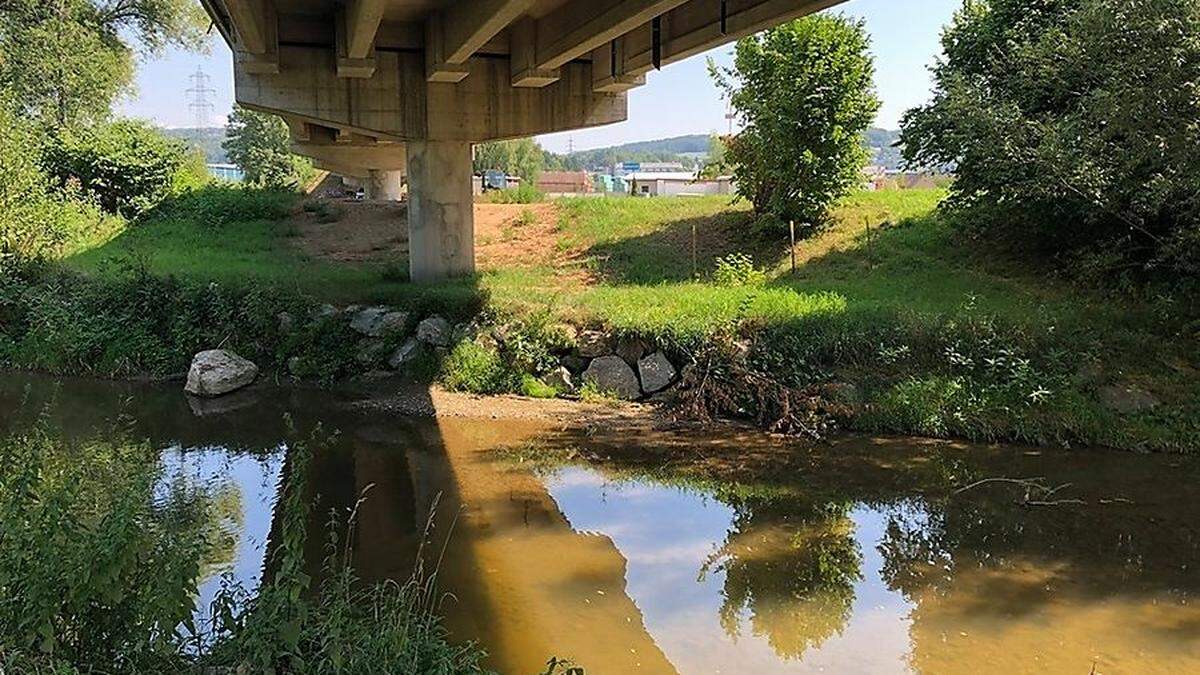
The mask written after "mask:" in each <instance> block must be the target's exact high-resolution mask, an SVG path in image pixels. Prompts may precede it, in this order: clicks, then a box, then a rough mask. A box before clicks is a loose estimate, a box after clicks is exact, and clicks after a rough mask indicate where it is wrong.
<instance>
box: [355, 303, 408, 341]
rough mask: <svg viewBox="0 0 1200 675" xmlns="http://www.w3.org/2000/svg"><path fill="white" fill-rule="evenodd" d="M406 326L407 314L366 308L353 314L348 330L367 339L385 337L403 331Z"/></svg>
mask: <svg viewBox="0 0 1200 675" xmlns="http://www.w3.org/2000/svg"><path fill="white" fill-rule="evenodd" d="M406 325H408V314H406V313H404V312H393V311H392V310H391V309H390V308H388V307H367V308H366V309H360V310H358V311H357V312H355V313H354V315H353V316H352V317H351V319H350V328H352V329H353V330H354V331H355V332H357V333H359V334H360V335H365V336H367V337H373V338H377V337H386V336H388V335H393V334H395V333H399V332H401V331H403V330H404V327H405V326H406Z"/></svg>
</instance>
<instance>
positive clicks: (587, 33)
mask: <svg viewBox="0 0 1200 675" xmlns="http://www.w3.org/2000/svg"><path fill="white" fill-rule="evenodd" d="M687 1H688V0H607V1H604V2H597V1H596V0H574V1H572V2H568V3H566V4H564V5H562V6H561V7H559V8H558V9H556V10H554V11H553V12H551V13H550V14H547V15H546V16H544V17H542V18H541V19H539V20H538V26H537V31H536V36H535V37H536V45H537V47H536V50H535V51H536V56H535V59H534V61H535V67H536V68H539V69H553V68H558V67H560V66H562V65H563V64H565V63H567V62H568V61H572V60H574V59H577V58H579V57H581V56H583V55H584V54H587V53H588V52H591V51H592V50H593V49H596V48H597V47H600V46H601V45H604V44H607V43H609V42H611V41H612V40H614V39H616V38H618V37H620V36H622V35H624V34H625V33H628V32H629V31H631V30H633V29H634V28H637V27H638V26H641V25H643V24H645V23H647V22H649V21H650V20H652V19H654V18H655V17H658V16H660V15H662V14H665V13H666V12H669V11H670V10H672V9H675V8H676V7H679V6H680V5H683V4H684V3H686V2H687Z"/></svg>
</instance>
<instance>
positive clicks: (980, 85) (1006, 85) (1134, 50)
mask: <svg viewBox="0 0 1200 675" xmlns="http://www.w3.org/2000/svg"><path fill="white" fill-rule="evenodd" d="M1197 35H1200V2H1198V1H1197V0H1131V1H1127V2H1111V1H1109V0H1079V1H1077V2H1042V3H1037V8H1036V10H1034V9H1031V7H1030V3H1029V2H1027V1H1025V0H989V1H988V2H973V3H968V4H967V5H966V6H965V7H964V8H963V10H962V11H960V12H959V13H958V14H957V15H956V16H955V19H954V21H953V23H952V24H951V25H950V27H949V28H948V29H947V30H946V32H945V34H944V36H943V38H942V43H943V47H944V49H945V54H946V55H945V58H944V60H942V61H939V63H938V64H937V65H936V67H935V68H934V83H935V87H934V96H933V100H932V101H931V102H930V103H929V104H928V105H926V106H924V107H921V108H917V109H915V110H911V111H909V112H908V113H907V114H906V115H905V116H904V119H903V121H902V127H903V134H902V139H903V142H904V153H905V157H906V159H907V160H908V162H909V163H910V164H913V165H923V166H926V165H952V166H954V167H956V171H957V175H958V178H957V180H956V181H955V182H954V183H953V185H952V186H951V195H950V198H949V199H948V200H947V201H946V203H945V208H946V209H947V211H948V213H950V214H951V215H953V216H954V220H955V221H956V222H958V223H959V224H960V225H961V226H962V227H964V228H966V229H968V230H969V231H971V232H972V233H973V234H975V235H978V236H985V237H988V238H990V239H992V240H994V241H998V242H1000V243H1004V244H1007V245H1010V246H1012V247H1014V248H1019V249H1023V250H1024V251H1026V252H1031V253H1034V254H1037V255H1041V256H1043V257H1046V258H1059V259H1060V260H1062V261H1063V262H1067V263H1070V264H1072V266H1074V267H1075V268H1076V269H1086V270H1088V271H1090V272H1092V273H1095V274H1100V275H1106V276H1107V275H1112V274H1113V273H1119V272H1123V271H1126V270H1140V271H1141V272H1143V273H1145V272H1152V273H1162V274H1163V275H1164V276H1167V277H1170V276H1172V275H1175V274H1178V273H1185V274H1189V275H1193V276H1195V275H1197V274H1198V273H1200V245H1198V242H1200V153H1197V152H1196V148H1197V147H1200V128H1198V127H1197V125H1196V123H1195V121H1196V119H1198V118H1200V99H1198V98H1197V97H1196V95H1195V91H1196V89H1197V87H1198V86H1200V40H1198V39H1197Z"/></svg>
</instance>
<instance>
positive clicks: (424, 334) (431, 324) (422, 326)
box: [417, 316, 452, 347]
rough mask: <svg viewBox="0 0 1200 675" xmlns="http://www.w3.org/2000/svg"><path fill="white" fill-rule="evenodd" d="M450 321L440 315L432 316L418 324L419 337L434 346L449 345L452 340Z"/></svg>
mask: <svg viewBox="0 0 1200 675" xmlns="http://www.w3.org/2000/svg"><path fill="white" fill-rule="evenodd" d="M451 337H452V335H451V333H450V322H449V321H446V320H445V319H443V318H442V317H440V316H431V317H429V318H428V319H425V320H424V321H422V322H421V323H419V324H417V339H418V340H420V341H421V342H424V343H425V344H427V345H433V346H434V347H449V346H450V342H451Z"/></svg>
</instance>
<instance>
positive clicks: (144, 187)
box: [43, 120, 208, 219]
mask: <svg viewBox="0 0 1200 675" xmlns="http://www.w3.org/2000/svg"><path fill="white" fill-rule="evenodd" d="M43 163H44V164H45V166H46V170H47V171H48V172H49V173H50V175H51V176H53V177H54V178H55V179H56V180H57V181H58V184H59V185H60V186H61V187H67V188H69V189H76V188H77V189H78V190H79V192H80V194H82V195H83V196H84V197H86V198H88V199H91V200H94V201H95V202H96V203H97V204H99V205H100V207H101V208H102V209H104V210H105V211H107V212H109V213H116V214H120V215H121V216H124V217H126V218H131V219H132V218H136V217H138V216H140V215H141V214H143V213H145V212H146V211H149V210H150V209H152V208H154V207H155V206H157V205H158V204H160V203H161V202H162V201H163V200H165V199H167V198H168V197H171V196H173V195H177V194H180V193H182V192H184V191H186V190H189V189H194V188H197V187H200V186H202V185H203V184H204V183H206V182H208V172H207V170H206V169H205V167H204V162H203V160H202V158H200V157H199V156H198V155H196V154H195V153H194V152H193V151H191V150H189V149H188V147H187V146H186V145H184V144H183V143H182V142H181V141H176V140H174V139H171V138H168V137H167V136H165V135H164V134H163V133H162V132H160V131H159V130H157V129H155V128H154V127H152V126H150V125H148V124H146V123H145V122H138V121H134V120H122V121H120V122H112V123H105V124H97V125H93V126H87V127H79V128H70V129H64V130H62V131H60V132H59V133H58V135H57V136H56V137H55V138H54V139H53V140H52V141H51V142H50V143H49V146H48V147H47V149H46V152H45V156H44V158H43Z"/></svg>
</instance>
